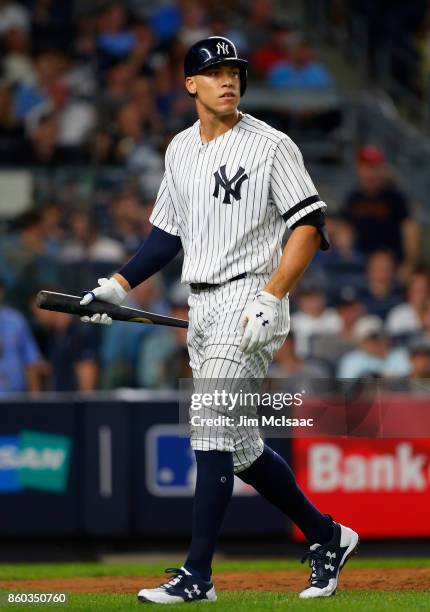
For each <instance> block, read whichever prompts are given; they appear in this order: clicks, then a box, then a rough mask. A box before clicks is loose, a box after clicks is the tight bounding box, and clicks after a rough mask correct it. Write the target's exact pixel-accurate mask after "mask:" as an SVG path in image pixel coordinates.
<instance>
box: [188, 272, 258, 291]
mask: <svg viewBox="0 0 430 612" xmlns="http://www.w3.org/2000/svg"><path fill="white" fill-rule="evenodd" d="M246 276H247V273H246V272H242V274H238V275H237V276H233V278H229V279H228V280H227V281H224V282H223V283H218V284H217V285H212V284H211V283H190V287H191V290H192V291H204V290H205V289H215V287H221V285H226V284H227V283H231V282H233V281H237V280H240V279H241V278H245V277H246Z"/></svg>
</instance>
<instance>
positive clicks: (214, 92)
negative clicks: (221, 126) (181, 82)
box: [187, 64, 240, 116]
mask: <svg viewBox="0 0 430 612" xmlns="http://www.w3.org/2000/svg"><path fill="white" fill-rule="evenodd" d="M187 89H188V91H190V93H196V94H197V100H198V102H199V103H200V104H202V105H203V106H205V107H206V108H207V109H208V110H210V111H212V112H213V113H215V114H216V115H219V116H223V115H230V114H231V113H234V112H235V110H236V108H237V106H238V104H239V101H240V70H239V68H238V67H237V66H234V65H231V64H220V65H217V66H213V67H212V68H207V69H206V70H204V71H203V72H201V73H199V74H197V75H195V76H193V77H189V79H188V80H187Z"/></svg>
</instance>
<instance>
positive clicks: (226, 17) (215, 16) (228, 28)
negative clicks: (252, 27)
mask: <svg viewBox="0 0 430 612" xmlns="http://www.w3.org/2000/svg"><path fill="white" fill-rule="evenodd" d="M229 8H230V7H229ZM236 26H237V21H236V19H235V15H234V13H232V12H231V9H230V10H228V9H227V10H223V9H222V8H218V10H215V11H214V12H213V13H212V14H211V15H210V23H209V27H210V30H211V36H224V38H228V39H229V40H231V41H233V42H234V44H235V47H236V49H237V52H238V55H239V56H244V55H245V56H246V55H248V52H249V42H248V39H247V36H246V32H245V31H244V30H243V29H240V28H239V27H236Z"/></svg>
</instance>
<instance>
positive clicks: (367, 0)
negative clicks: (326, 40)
mask: <svg viewBox="0 0 430 612" xmlns="http://www.w3.org/2000/svg"><path fill="white" fill-rule="evenodd" d="M306 2H307V10H308V19H312V10H313V9H315V5H316V4H317V5H319V8H320V11H321V6H324V11H325V13H326V16H327V17H328V19H329V21H330V24H331V26H332V27H333V28H334V29H335V30H336V29H337V30H339V29H343V30H344V32H345V33H346V35H347V36H348V37H349V38H350V41H351V43H352V40H354V43H353V44H355V45H358V46H359V47H360V48H361V49H362V50H363V51H364V58H363V59H364V60H365V62H366V71H367V75H368V76H369V77H370V78H371V79H372V80H374V81H375V80H376V81H381V82H382V83H385V84H386V83H387V78H388V79H389V78H394V79H395V80H396V81H397V83H398V84H399V85H400V86H401V87H402V89H405V90H409V91H410V92H411V93H413V94H415V95H418V96H420V97H423V98H424V97H425V96H427V95H428V79H429V75H430V6H429V3H428V1H427V0H413V2H404V0H306ZM356 51H357V50H356V49H355V50H354V51H353V53H354V52H355V53H356ZM391 93H392V94H394V93H395V92H394V91H392V92H391Z"/></svg>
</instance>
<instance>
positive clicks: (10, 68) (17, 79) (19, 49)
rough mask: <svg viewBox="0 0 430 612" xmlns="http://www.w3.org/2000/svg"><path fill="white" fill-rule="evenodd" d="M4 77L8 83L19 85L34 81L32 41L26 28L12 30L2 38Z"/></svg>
mask: <svg viewBox="0 0 430 612" xmlns="http://www.w3.org/2000/svg"><path fill="white" fill-rule="evenodd" d="M1 42H2V47H3V54H4V55H3V76H4V78H5V80H6V82H7V83H10V84H11V85H14V86H16V85H18V84H20V83H31V82H32V81H33V79H34V71H33V64H32V61H31V57H30V39H29V33H28V30H27V29H26V28H17V27H14V28H10V29H8V30H7V31H6V32H4V34H3V36H2V41H1Z"/></svg>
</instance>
